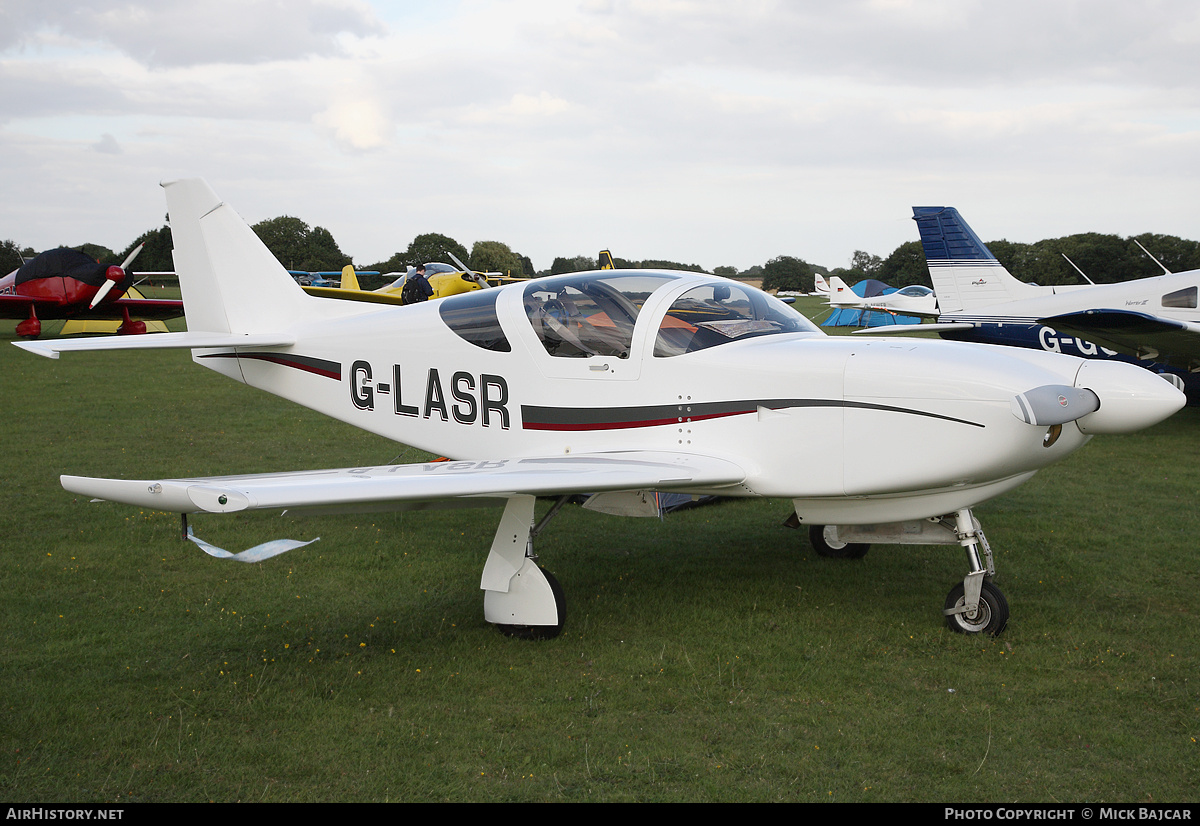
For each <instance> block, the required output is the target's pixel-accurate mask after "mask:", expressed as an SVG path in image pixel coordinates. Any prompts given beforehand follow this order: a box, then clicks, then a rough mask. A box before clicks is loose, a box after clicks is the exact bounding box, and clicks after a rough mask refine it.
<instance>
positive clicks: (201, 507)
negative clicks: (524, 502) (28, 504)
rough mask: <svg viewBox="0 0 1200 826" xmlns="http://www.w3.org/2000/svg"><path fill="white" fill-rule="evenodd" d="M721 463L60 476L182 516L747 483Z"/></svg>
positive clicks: (647, 454) (80, 487)
mask: <svg viewBox="0 0 1200 826" xmlns="http://www.w3.org/2000/svg"><path fill="white" fill-rule="evenodd" d="M745 476H746V474H745V472H744V471H743V470H742V469H741V468H740V467H738V466H737V465H735V464H733V463H732V462H727V461H724V460H722V459H714V458H712V457H707V456H694V455H690V454H677V453H666V452H661V451H627V452H621V453H604V454H593V455H573V456H550V457H539V458H525V459H498V460H488V461H463V462H427V463H424V464H415V465H386V466H382V467H365V468H341V469H336V470H313V471H301V472H296V473H266V474H256V475H251V476H221V477H213V478H206V479H163V480H124V479H94V478H89V477H82V476H63V477H61V481H62V486H63V487H64V488H66V489H67V490H68V491H70V492H72V493H77V494H81V495H83V496H88V497H93V498H97V499H107V500H110V501H113V502H124V503H126V504H129V505H138V506H141V507H148V508H155V509H157V510H160V511H173V512H177V513H195V512H198V511H207V512H209V513H229V512H233V511H241V510H257V509H263V508H271V509H274V508H327V507H331V506H337V507H345V506H354V505H377V504H380V503H387V502H414V501H433V500H438V499H455V498H476V497H483V498H491V499H500V498H506V497H510V496H515V495H518V494H528V495H534V496H553V495H560V494H566V493H579V492H584V491H587V492H600V491H611V490H682V491H695V490H701V491H705V490H709V489H711V488H715V487H724V486H728V485H733V484H737V483H739V482H741V481H742V480H743V479H745Z"/></svg>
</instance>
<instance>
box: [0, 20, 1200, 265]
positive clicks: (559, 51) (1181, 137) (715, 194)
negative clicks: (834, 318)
mask: <svg viewBox="0 0 1200 826" xmlns="http://www.w3.org/2000/svg"><path fill="white" fill-rule="evenodd" d="M0 168H2V175H3V182H4V186H3V189H4V195H5V197H4V199H3V205H2V206H0V239H3V238H11V239H12V240H14V241H16V242H17V243H19V244H21V245H22V246H25V245H28V246H32V247H35V248H38V249H41V248H44V247H47V246H52V245H56V244H59V243H68V244H78V243H83V242H85V241H91V242H95V243H100V244H104V245H106V246H109V247H113V248H116V249H120V248H123V247H124V246H126V245H127V244H128V243H129V242H130V241H132V240H133V238H134V237H136V236H137V235H138V234H140V233H141V232H143V231H144V230H147V229H151V228H154V227H157V226H159V225H161V221H162V219H163V215H164V213H165V205H164V201H163V197H162V193H161V190H160V189H159V188H158V186H157V184H158V182H159V181H161V180H164V179H172V178H177V177H187V176H197V175H198V176H202V177H204V178H207V179H208V181H209V183H210V184H211V185H212V186H213V188H214V189H216V191H217V192H218V193H220V194H221V196H222V197H223V198H224V199H225V200H226V201H227V202H229V203H230V204H232V205H233V206H234V208H235V209H237V210H238V212H240V213H241V214H242V216H243V217H244V218H246V219H247V220H248V221H250V222H251V223H253V222H255V221H259V220H262V219H264V218H271V217H275V216H278V215H295V216H297V217H300V218H302V219H303V220H305V221H307V222H308V223H309V224H313V225H320V226H324V227H326V228H328V229H329V230H330V231H331V232H332V233H333V234H334V236H335V237H336V238H337V240H338V242H339V244H340V245H341V247H342V249H343V250H344V251H345V252H347V253H349V254H351V255H353V256H354V258H355V261H356V262H359V263H371V262H374V261H378V260H381V259H384V258H387V257H388V256H390V255H391V254H392V253H393V252H396V251H397V250H403V249H405V248H406V247H407V246H408V243H409V241H411V240H412V238H413V236H415V235H417V234H418V233H422V232H441V233H445V234H447V235H450V236H452V237H454V238H456V239H457V240H459V241H460V242H462V243H464V244H466V245H467V246H468V247H469V246H470V245H471V243H472V242H474V241H480V240H499V241H503V242H505V243H507V244H509V245H510V246H511V247H513V248H514V249H515V250H517V251H518V252H521V253H523V254H525V255H528V256H530V257H531V258H532V259H533V262H534V264H535V266H537V267H538V268H541V269H544V268H548V267H549V266H550V263H551V261H552V259H553V257H554V256H558V255H563V256H571V255H581V254H587V255H595V253H596V251H597V250H599V249H600V248H602V247H610V248H611V249H612V250H613V252H614V254H616V255H619V256H621V257H625V258H631V259H640V258H667V259H673V260H682V261H686V262H689V263H696V264H699V265H701V266H703V267H705V268H708V269H711V268H713V267H716V266H722V265H732V266H736V267H739V268H746V267H749V266H752V265H754V264H761V263H764V262H765V261H766V260H768V259H770V258H772V257H774V256H777V255H794V256H798V257H801V258H804V259H806V260H808V261H811V262H813V263H817V264H823V265H825V266H829V267H836V266H845V265H847V264H848V263H849V259H850V256H851V255H852V253H853V252H854V250H856V249H864V250H866V251H868V252H871V253H874V254H877V255H881V256H886V255H887V254H888V253H890V252H891V251H892V250H893V249H894V248H895V247H896V246H898V245H899V244H901V243H903V242H905V241H911V240H916V237H917V236H916V231H915V226H914V224H913V223H912V221H911V219H910V215H911V211H910V207H911V206H912V205H914V204H921V205H935V204H936V205H950V206H957V207H958V208H959V210H960V211H961V212H962V213H963V214H964V216H966V217H967V219H968V220H969V221H970V222H971V224H972V225H973V226H974V228H975V229H976V230H977V231H978V232H979V234H980V235H982V236H983V237H984V238H985V239H993V238H1007V239H1009V240H1012V241H1036V240H1039V239H1041V238H1046V237H1054V236H1059V235H1065V234H1069V233H1074V232H1085V231H1096V232H1110V233H1117V234H1120V235H1131V234H1135V233H1140V232H1147V231H1151V232H1163V233H1169V234H1174V235H1180V236H1183V237H1185V238H1193V239H1197V238H1200V226H1197V217H1198V212H1197V209H1196V200H1197V198H1198V197H1200V180H1198V178H1200V5H1198V4H1196V3H1194V2H1192V0H1142V1H1141V2H1137V3H1132V2H1128V0H1088V1H1087V2H1084V0H1079V1H1076V0H1036V2H1027V0H1006V2H1003V3H1001V2H995V1H994V0H980V1H979V2H976V0H839V2H826V0H813V1H812V2H810V1H809V0H790V1H787V0H780V1H779V2H772V0H742V2H739V3H736V4H734V3H729V2H721V1H720V0H712V1H710V0H503V1H501V0H495V1H492V0H461V2H452V1H451V0H438V2H418V1H417V0H412V1H411V2H400V1H399V0H396V1H395V2H391V1H390V0H287V2H280V1H279V0H154V2H144V3H143V2H130V1H129V0H77V1H76V2H71V1H70V0H53V1H52V2H46V0H0Z"/></svg>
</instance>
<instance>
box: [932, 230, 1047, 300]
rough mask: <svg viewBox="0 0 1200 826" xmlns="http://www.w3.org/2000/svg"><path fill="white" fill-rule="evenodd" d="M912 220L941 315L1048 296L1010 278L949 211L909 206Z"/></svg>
mask: <svg viewBox="0 0 1200 826" xmlns="http://www.w3.org/2000/svg"><path fill="white" fill-rule="evenodd" d="M913 220H914V221H916V222H917V229H918V230H919V231H920V233H921V246H922V247H924V249H925V262H926V264H928V266H929V277H930V278H931V279H932V280H933V290H934V292H935V293H937V301H938V309H939V310H940V311H941V312H942V313H952V312H958V311H961V310H967V311H969V310H975V309H978V308H980V307H984V306H986V305H988V304H998V303H1003V302H1006V301H1016V300H1017V299H1021V298H1033V297H1035V296H1039V295H1046V294H1047V293H1049V292H1053V290H1052V289H1051V288H1049V287H1047V288H1042V287H1035V286H1033V285H1032V284H1025V283H1022V282H1020V281H1018V280H1017V279H1015V278H1013V277H1012V275H1010V274H1009V272H1008V270H1006V269H1005V268H1004V266H1003V265H1002V264H1001V263H1000V262H999V261H997V260H996V256H994V255H992V252H991V250H989V249H988V248H987V247H986V246H985V245H984V243H983V242H982V241H980V240H979V236H978V235H976V234H975V233H974V231H972V229H971V228H970V227H969V226H967V222H966V221H964V220H963V219H962V218H961V217H960V216H959V214H958V210H957V209H955V208H954V207H913Z"/></svg>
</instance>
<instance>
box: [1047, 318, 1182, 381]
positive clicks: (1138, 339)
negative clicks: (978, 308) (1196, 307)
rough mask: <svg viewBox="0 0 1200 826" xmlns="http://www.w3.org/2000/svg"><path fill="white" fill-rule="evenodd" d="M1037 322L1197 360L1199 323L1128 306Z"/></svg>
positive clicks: (1151, 357) (1122, 347) (1144, 354)
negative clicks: (1126, 308)
mask: <svg viewBox="0 0 1200 826" xmlns="http://www.w3.org/2000/svg"><path fill="white" fill-rule="evenodd" d="M1038 324H1044V325H1046V326H1047V327H1053V328H1054V329H1055V330H1058V331H1059V332H1060V333H1070V334H1072V335H1075V336H1078V337H1079V338H1082V339H1085V340H1087V341H1090V342H1092V343H1093V344H1099V345H1101V346H1102V347H1108V348H1109V349H1111V350H1116V351H1117V352H1119V353H1125V354H1126V355H1130V356H1135V357H1137V358H1139V359H1144V360H1146V361H1156V362H1159V363H1161V364H1168V365H1170V366H1172V367H1180V368H1187V369H1190V368H1192V367H1194V366H1196V365H1197V364H1200V324H1196V323H1194V322H1187V321H1180V320H1178V319H1173V318H1164V317H1162V316H1156V315H1150V314H1148V313H1137V312H1131V311H1129V310H1084V311H1082V312H1077V313H1064V314H1063V315H1056V316H1051V317H1049V318H1039V319H1038Z"/></svg>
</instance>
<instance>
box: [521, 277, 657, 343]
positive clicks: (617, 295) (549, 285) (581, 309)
mask: <svg viewBox="0 0 1200 826" xmlns="http://www.w3.org/2000/svg"><path fill="white" fill-rule="evenodd" d="M618 272H619V271H609V272H606V273H577V274H572V275H560V276H555V277H553V278H539V279H537V280H536V281H531V282H530V283H529V286H527V287H526V288H525V295H524V302H525V315H526V316H527V317H528V318H529V323H530V324H531V325H532V326H533V330H534V332H535V333H536V334H537V337H538V339H539V340H540V341H541V342H542V346H543V347H545V348H546V352H547V353H549V354H550V355H552V356H557V357H560V358H587V357H589V356H616V357H617V358H629V349H630V347H631V346H632V343H633V326H634V323H635V322H636V321H637V317H638V313H639V312H640V311H641V309H642V305H643V304H644V303H645V302H646V299H647V298H649V297H650V294H651V293H652V292H654V291H655V290H657V289H658V288H659V287H661V286H662V285H663V284H666V283H667V282H668V281H672V280H674V279H675V278H676V276H673V275H665V274H661V273H643V272H639V273H631V274H629V275H620V274H617V273H618Z"/></svg>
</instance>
